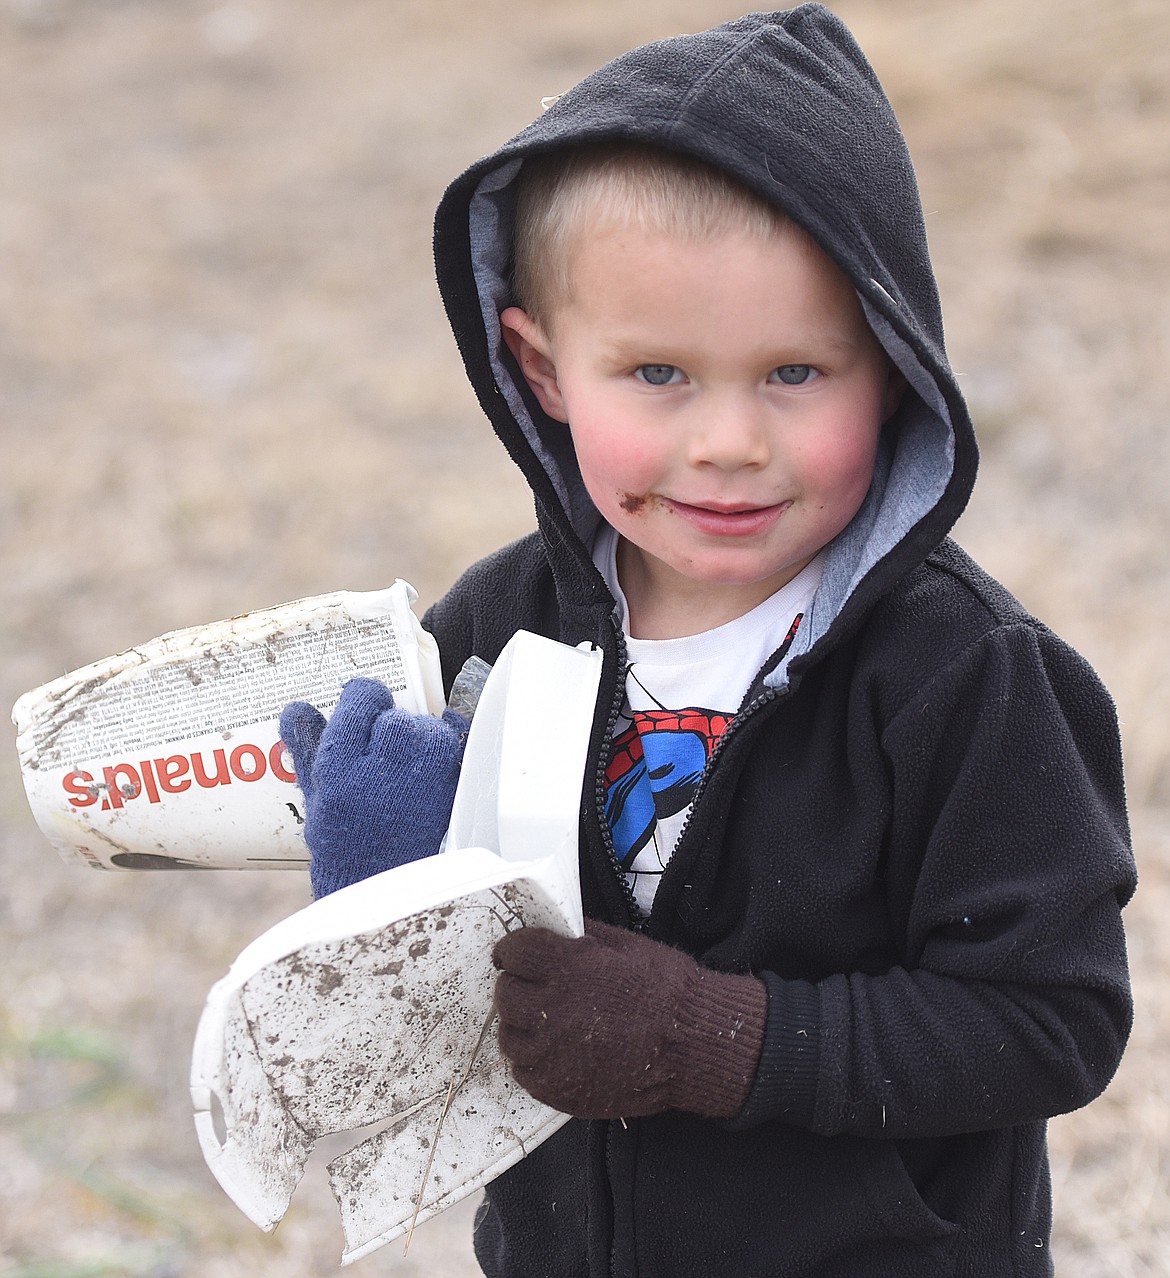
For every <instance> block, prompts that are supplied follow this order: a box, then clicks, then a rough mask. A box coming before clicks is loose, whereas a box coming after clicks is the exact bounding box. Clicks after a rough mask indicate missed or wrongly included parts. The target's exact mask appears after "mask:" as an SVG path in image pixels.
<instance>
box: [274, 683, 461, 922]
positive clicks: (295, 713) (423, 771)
mask: <svg viewBox="0 0 1170 1278" xmlns="http://www.w3.org/2000/svg"><path fill="white" fill-rule="evenodd" d="M280 735H281V738H282V740H283V741H284V744H285V745H286V746H287V747H288V751H289V753H290V754H291V755H292V758H293V766H294V767H295V769H296V774H297V782H298V784H299V785H300V787H301V790H302V792H303V793H304V796H305V842H306V843H307V844H308V845H309V852H310V854H311V860H310V862H309V878H310V881H311V883H312V886H313V897H314V899H316V898H318V897H322V896H326V895H328V894H329V893H330V892H336V891H337V889H338V888H343V887H348V886H349V884H351V883H357V882H358V881H359V880H360V879H365V878H369V876H370V875H371V874H378V873H380V872H381V871H382V870H389V869H393V867H394V866H397V865H404V864H405V863H406V862H407V861H417V860H419V859H420V858H421V857H424V856H431V855H432V854H433V853H435V852H437V851H438V850H439V845H440V844H441V843H442V841H443V835H444V834H445V833H446V832H447V823H448V822H449V821H450V819H451V804H452V803H453V802H454V799H455V786H456V784H457V783H458V781H459V765H460V763H461V761H462V759H463V744H464V741H465V740H466V738H467V723H466V722H465V721H464V720H463V719H461V718H460V717H459V716H458V715H457V714H454V713H453V712H452V711H450V710H448V711H446V712H445V713H444V715H443V717H442V718H441V719H440V718H437V717H436V716H435V715H430V714H411V713H410V712H409V711H407V710H402V709H400V708H399V707H397V706H396V705H395V704H394V696H393V694H392V693H391V692H390V690H389V689H388V688H387V687H386V686H385V685H384V684H382V683H379V682H378V680H376V679H351V680H350V681H349V682H348V683H347V684H346V685H345V687H344V688H342V690H341V699H340V700H339V701H338V703H337V708H336V709H335V710H334V711H333V714H332V716H331V717H330V719H329V721H328V722H326V721H325V717H324V716H323V715H322V714H321V712H320V711H319V710H317V709H316V708H315V707H314V706H311V705H309V704H308V702H306V701H293V702H291V703H290V704H289V705H287V706H285V708H284V711H283V712H282V714H281V716H280Z"/></svg>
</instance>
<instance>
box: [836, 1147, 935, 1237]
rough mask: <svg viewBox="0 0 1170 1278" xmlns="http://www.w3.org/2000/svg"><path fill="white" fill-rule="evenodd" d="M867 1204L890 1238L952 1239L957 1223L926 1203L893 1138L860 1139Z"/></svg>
mask: <svg viewBox="0 0 1170 1278" xmlns="http://www.w3.org/2000/svg"><path fill="white" fill-rule="evenodd" d="M858 1146H859V1151H864V1154H863V1158H864V1164H865V1165H864V1169H863V1170H864V1176H863V1181H864V1184H865V1188H866V1192H867V1195H868V1197H869V1201H870V1205H871V1206H872V1207H873V1209H874V1211H875V1212H876V1213H877V1214H878V1216H879V1217H880V1218H881V1220H882V1221H883V1222H884V1223H885V1225H886V1227H887V1228H888V1230H889V1232H890V1236H891V1237H893V1238H907V1239H922V1240H923V1241H926V1240H930V1239H938V1240H939V1241H949V1240H953V1239H954V1238H955V1237H956V1235H957V1234H958V1233H959V1226H958V1225H956V1224H955V1223H954V1222H953V1221H949V1220H945V1219H944V1218H943V1217H942V1216H940V1215H938V1214H937V1213H936V1212H935V1211H934V1210H933V1209H932V1208H931V1207H929V1206H928V1205H927V1203H926V1201H925V1200H924V1199H923V1197H922V1195H921V1194H920V1193H919V1192H918V1186H917V1185H915V1183H914V1181H913V1180H912V1179H911V1177H910V1173H909V1172H908V1171H907V1170H906V1164H905V1163H904V1162H903V1161H902V1156H901V1154H900V1153H899V1152H898V1147H897V1145H896V1144H895V1143H894V1142H893V1141H877V1140H872V1141H859V1142H858Z"/></svg>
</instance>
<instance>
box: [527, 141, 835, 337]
mask: <svg viewBox="0 0 1170 1278" xmlns="http://www.w3.org/2000/svg"><path fill="white" fill-rule="evenodd" d="M517 187H518V192H517V204H516V224H515V233H514V241H513V243H514V265H513V294H514V297H515V300H516V304H517V305H518V306H521V307H522V308H523V309H524V310H525V311H527V312H528V314H529V315H530V316H531V317H532V318H533V319H534V320H535V321H536V322H537V323H538V324H539V325H540V326H541V327H542V328H544V329H546V331H547V330H548V328H549V325H550V320H551V315H552V311H553V309H554V308H555V307H556V306H557V305H560V304H563V303H564V302H566V301H568V300H569V298H570V297H571V295H572V265H573V250H574V248H575V246H576V244H577V243H578V237H579V236H580V235H581V234H582V233H583V232H585V231H587V230H597V229H599V228H601V227H605V226H613V225H618V226H635V227H638V228H639V229H642V230H653V231H661V232H662V233H663V234H666V235H678V236H682V237H683V238H686V239H691V240H707V239H714V238H717V237H719V236H721V235H725V234H727V233H729V232H732V231H740V232H746V233H748V234H750V235H754V236H759V237H760V238H761V239H769V238H772V237H773V236H775V235H777V234H783V235H788V236H792V235H795V236H797V237H798V238H800V239H803V240H805V241H807V242H808V244H809V245H812V244H814V243H815V242H814V241H813V240H812V237H811V236H809V235H808V233H807V232H806V231H805V230H804V229H803V228H802V227H800V226H798V225H797V224H796V223H795V222H793V221H792V219H791V218H789V217H788V216H787V215H786V214H785V213H783V212H781V211H780V210H779V209H777V208H775V207H773V206H772V205H771V204H769V203H768V202H767V201H766V200H764V199H763V198H762V197H761V196H759V195H756V194H755V193H754V192H753V191H750V190H749V189H748V188H747V187H746V186H744V185H742V184H741V183H740V182H738V181H736V179H735V178H733V177H731V176H730V175H729V174H727V173H725V172H724V171H723V170H722V169H720V168H717V167H716V166H715V165H713V164H707V163H706V162H704V161H703V160H700V159H697V158H695V157H694V156H690V155H681V154H678V153H676V152H673V151H665V150H662V149H661V148H658V147H651V146H645V145H642V144H639V143H632V142H604V143H593V144H588V145H584V146H577V147H572V148H566V149H564V150H560V151H553V152H550V153H548V154H545V155H538V156H534V157H531V158H529V159H527V160H525V161H524V164H523V166H522V168H521V170H520V175H519V178H518V181H517Z"/></svg>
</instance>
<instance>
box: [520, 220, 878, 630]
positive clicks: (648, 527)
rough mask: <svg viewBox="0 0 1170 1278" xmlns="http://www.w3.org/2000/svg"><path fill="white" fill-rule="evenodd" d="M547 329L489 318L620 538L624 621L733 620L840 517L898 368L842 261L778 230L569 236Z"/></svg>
mask: <svg viewBox="0 0 1170 1278" xmlns="http://www.w3.org/2000/svg"><path fill="white" fill-rule="evenodd" d="M571 282H572V288H571V296H570V297H569V298H568V299H567V300H564V301H562V302H560V303H559V304H558V305H556V306H555V308H554V313H553V318H552V324H551V331H548V332H546V331H544V330H542V329H541V328H540V327H539V326H537V325H536V324H535V323H534V322H533V321H532V320H531V319H530V318H529V317H528V316H527V315H526V314H525V312H523V311H521V310H519V309H518V308H516V307H512V308H509V309H508V310H507V311H505V312H504V314H503V315H502V316H501V321H502V323H503V326H504V332H505V338H506V340H507V341H508V344H509V346H510V348H511V350H512V352H513V354H514V355H515V356H516V358H517V360H518V362H519V364H520V366H521V369H522V370H523V372H524V374H525V376H526V378H527V379H528V381H529V383H530V385H531V386H532V388H533V390H534V392H535V394H536V395H537V397H538V399H539V401H540V403H541V405H542V407H543V408H544V409H545V411H546V412H547V413H548V414H549V415H550V416H552V417H553V418H555V419H557V420H559V421H563V422H566V423H568V426H569V429H570V431H571V432H572V436H573V445H574V448H575V450H576V454H577V458H578V461H579V463H580V467H581V476H582V479H583V480H584V483H585V487H586V488H587V490H588V492H589V495H590V497H592V499H593V501H594V503H595V504H596V506H597V508H598V510H599V511H600V512H601V514H602V515H603V516H604V518H605V519H606V520H607V521H608V522H609V523H610V524H612V525H613V527H614V528H615V529H616V530H617V532H618V534H619V535H620V537H621V542H620V543H619V552H618V567H619V574H620V577H621V582H622V588H623V590H624V591H625V594H626V597H627V601H628V603H629V607H630V623H631V631H632V633H633V634H635V635H637V636H639V637H641V638H669V637H676V636H679V635H683V634H691V633H696V632H698V631H700V630H704V629H710V628H711V627H713V626H715V625H721V624H723V622H726V621H729V620H732V619H733V618H734V617H738V616H742V615H743V614H744V613H745V612H748V611H750V610H751V609H752V608H754V607H755V606H756V605H757V604H759V603H761V602H763V600H764V599H766V598H767V597H768V596H769V595H771V594H772V593H774V592H775V591H776V590H778V589H780V587H781V586H784V585H786V584H787V583H788V582H789V581H791V580H792V578H793V577H795V576H796V574H797V573H799V572H800V570H801V569H802V568H804V567H805V565H806V564H808V563H809V561H810V560H811V559H812V558H813V557H814V556H815V555H816V554H817V552H818V551H819V550H820V549H821V548H822V547H823V546H825V545H826V544H827V543H828V542H829V541H831V540H832V539H833V538H834V537H835V536H836V535H837V534H838V533H839V532H841V530H842V529H843V528H845V526H846V525H847V524H848V523H849V521H850V520H851V519H852V518H853V516H854V514H856V512H857V510H858V508H859V507H860V506H861V503H862V501H863V500H864V498H865V495H866V492H867V490H868V488H869V484H870V479H871V477H872V473H873V464H874V454H875V450H876V447H877V441H878V435H879V432H880V429H881V424H882V422H883V421H884V420H885V419H886V418H887V417H888V416H889V415H890V414H891V413H892V412H893V410H894V408H895V407H896V406H897V402H898V399H899V397H900V394H901V391H902V388H903V383H902V380H901V378H900V376H899V375H898V374H897V373H895V372H894V371H893V369H892V365H891V364H890V362H889V360H888V359H887V358H886V355H885V353H884V352H883V351H882V349H881V346H880V345H879V343H878V341H877V339H876V338H875V336H874V335H873V333H872V331H871V330H870V328H869V326H868V325H867V324H866V322H865V319H864V316H863V314H862V311H861V307H860V305H859V303H858V301H857V298H856V296H855V294H854V292H853V289H852V287H851V286H850V284H849V283H848V281H847V280H846V278H845V276H844V275H843V274H842V273H841V272H840V271H839V270H838V268H837V267H836V266H835V265H834V264H833V263H832V262H831V261H830V259H829V258H828V257H827V256H826V255H825V254H824V253H822V252H821V251H820V250H819V249H818V248H816V247H815V246H813V245H811V244H809V243H806V242H805V241H804V240H802V239H801V238H798V237H796V236H795V235H792V236H790V235H787V234H785V233H783V232H777V234H776V235H775V236H772V237H770V238H769V239H766V240H764V239H761V238H759V237H755V236H751V235H748V234H747V233H739V232H735V233H730V234H727V235H723V236H720V237H717V238H715V239H712V240H707V241H695V240H692V239H690V238H684V237H681V236H674V235H670V234H667V233H663V232H658V231H653V230H641V229H638V228H634V227H624V226H615V227H611V228H609V229H606V230H603V231H602V232H600V233H599V234H596V235H590V236H589V237H587V238H586V237H582V240H581V242H580V243H579V244H578V245H577V247H576V251H575V254H574V258H573V262H572V270H571Z"/></svg>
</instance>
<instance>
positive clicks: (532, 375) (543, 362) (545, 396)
mask: <svg viewBox="0 0 1170 1278" xmlns="http://www.w3.org/2000/svg"><path fill="white" fill-rule="evenodd" d="M500 328H501V329H502V330H503V334H504V341H505V342H506V343H507V345H508V349H509V350H510V351H511V352H512V357H513V358H514V359H515V361H516V363H517V364H519V365H520V371H521V372H522V373H523V374H524V380H525V381H526V382H527V383H528V385H529V386H531V387H532V393H533V394H534V395H535V396H536V399H537V402H538V403H539V404H540V406H541V408H543V409H544V411H545V412H546V413H547V414H548V415H549V416H550V417H551V418H553V420H554V421H558V422H568V420H569V414H568V412H567V411H566V410H565V400H564V396H563V395H562V394H561V387H560V383H559V382H558V381H557V370H556V365H555V364H554V363H553V361H552V344H551V343H550V342H549V340H548V338H547V337H546V336H545V333H544V329H542V328H541V327H540V325H539V324H538V323H537V322H536V321H535V320H534V319H532V317H531V316H530V315H529V314H528V312H527V311H522V310H521V309H520V307H518V306H509V307H508V308H507V310H505V311H503V312H502V313H501V315H500Z"/></svg>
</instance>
